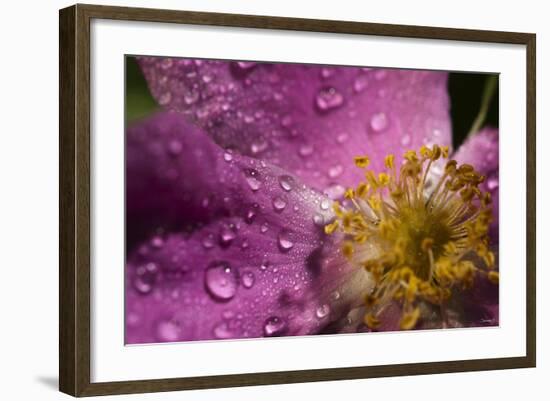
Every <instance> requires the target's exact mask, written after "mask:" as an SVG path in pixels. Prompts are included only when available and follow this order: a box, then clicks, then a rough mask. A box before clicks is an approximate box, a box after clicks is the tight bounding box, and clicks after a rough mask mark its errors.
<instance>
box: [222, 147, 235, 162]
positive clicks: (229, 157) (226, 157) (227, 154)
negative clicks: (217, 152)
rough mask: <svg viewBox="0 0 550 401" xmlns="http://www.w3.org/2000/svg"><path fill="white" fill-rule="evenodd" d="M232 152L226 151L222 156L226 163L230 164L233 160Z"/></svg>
mask: <svg viewBox="0 0 550 401" xmlns="http://www.w3.org/2000/svg"><path fill="white" fill-rule="evenodd" d="M232 153H233V152H231V150H226V151H225V152H224V154H223V160H225V161H226V162H230V161H231V160H233V154H232Z"/></svg>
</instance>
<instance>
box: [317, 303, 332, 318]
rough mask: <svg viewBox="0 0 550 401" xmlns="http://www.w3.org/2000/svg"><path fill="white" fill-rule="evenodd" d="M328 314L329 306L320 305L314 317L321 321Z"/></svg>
mask: <svg viewBox="0 0 550 401" xmlns="http://www.w3.org/2000/svg"><path fill="white" fill-rule="evenodd" d="M329 313H330V306H328V304H324V305H321V306H320V307H318V308H317V310H316V311H315V315H316V316H317V317H318V318H319V319H323V318H325V317H327V316H328V314H329Z"/></svg>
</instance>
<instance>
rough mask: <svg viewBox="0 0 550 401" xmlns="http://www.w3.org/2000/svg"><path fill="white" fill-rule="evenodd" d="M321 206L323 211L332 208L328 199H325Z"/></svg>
mask: <svg viewBox="0 0 550 401" xmlns="http://www.w3.org/2000/svg"><path fill="white" fill-rule="evenodd" d="M320 206H321V209H322V210H328V208H329V207H330V200H328V199H327V198H323V200H322V201H321V205H320Z"/></svg>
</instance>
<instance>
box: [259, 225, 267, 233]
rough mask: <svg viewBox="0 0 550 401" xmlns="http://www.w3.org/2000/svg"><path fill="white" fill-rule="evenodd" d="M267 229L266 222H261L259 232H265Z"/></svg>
mask: <svg viewBox="0 0 550 401" xmlns="http://www.w3.org/2000/svg"><path fill="white" fill-rule="evenodd" d="M268 229H269V227H268V225H267V223H263V224H262V225H261V226H260V232H261V233H262V234H263V233H265V232H267V230H268Z"/></svg>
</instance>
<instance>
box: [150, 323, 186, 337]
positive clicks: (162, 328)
mask: <svg viewBox="0 0 550 401" xmlns="http://www.w3.org/2000/svg"><path fill="white" fill-rule="evenodd" d="M155 333H156V337H157V339H158V340H159V341H168V342H174V341H178V340H179V339H180V333H181V327H180V325H179V323H178V322H177V321H174V320H161V321H160V322H158V323H157V327H156V328H155Z"/></svg>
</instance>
